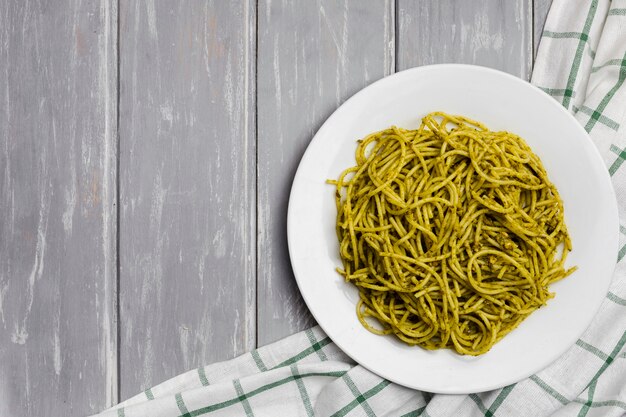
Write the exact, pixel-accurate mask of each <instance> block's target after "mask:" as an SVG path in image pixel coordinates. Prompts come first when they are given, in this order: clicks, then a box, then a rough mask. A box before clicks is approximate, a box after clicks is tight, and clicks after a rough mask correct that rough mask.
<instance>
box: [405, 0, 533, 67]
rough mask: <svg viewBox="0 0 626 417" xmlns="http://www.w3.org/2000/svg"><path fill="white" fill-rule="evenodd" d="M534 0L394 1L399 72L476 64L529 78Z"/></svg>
mask: <svg viewBox="0 0 626 417" xmlns="http://www.w3.org/2000/svg"><path fill="white" fill-rule="evenodd" d="M532 6H533V5H532V0H507V1H501V0H485V1H455V0H428V1H413V0H398V17H397V19H398V50H397V59H398V70H403V69H406V68H410V67H415V66H419V65H427V64H438V63H450V62H454V63H464V64H477V65H483V66H486V67H492V68H496V69H499V70H502V71H506V72H509V73H511V74H513V75H517V76H518V77H521V78H524V79H528V78H530V71H531V68H532V56H533V55H532V48H533V45H532V25H533V20H532Z"/></svg>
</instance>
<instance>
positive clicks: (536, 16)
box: [533, 0, 552, 60]
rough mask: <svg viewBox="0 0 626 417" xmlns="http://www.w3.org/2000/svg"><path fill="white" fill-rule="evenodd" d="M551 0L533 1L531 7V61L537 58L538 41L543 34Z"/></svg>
mask: <svg viewBox="0 0 626 417" xmlns="http://www.w3.org/2000/svg"><path fill="white" fill-rule="evenodd" d="M551 4H552V0H534V6H533V45H534V55H533V60H534V58H535V57H537V50H538V49H539V41H540V40H541V34H542V33H543V27H544V25H545V23H546V18H547V17H548V11H549V10H550V5H551Z"/></svg>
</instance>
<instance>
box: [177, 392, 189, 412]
mask: <svg viewBox="0 0 626 417" xmlns="http://www.w3.org/2000/svg"><path fill="white" fill-rule="evenodd" d="M174 398H176V405H177V406H178V410H180V412H181V413H182V414H181V417H188V416H189V410H188V409H187V406H186V405H185V401H184V400H183V395H182V394H181V393H180V392H179V393H178V394H176V395H175V396H174Z"/></svg>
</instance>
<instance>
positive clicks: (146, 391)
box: [143, 388, 154, 400]
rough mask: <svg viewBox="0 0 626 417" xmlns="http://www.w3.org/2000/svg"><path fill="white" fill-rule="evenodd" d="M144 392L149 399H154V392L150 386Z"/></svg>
mask: <svg viewBox="0 0 626 417" xmlns="http://www.w3.org/2000/svg"><path fill="white" fill-rule="evenodd" d="M143 393H144V394H146V398H147V399H149V400H154V394H152V388H148V389H147V390H145V391H144V392H143Z"/></svg>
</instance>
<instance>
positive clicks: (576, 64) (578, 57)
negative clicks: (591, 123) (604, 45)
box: [544, 0, 598, 109]
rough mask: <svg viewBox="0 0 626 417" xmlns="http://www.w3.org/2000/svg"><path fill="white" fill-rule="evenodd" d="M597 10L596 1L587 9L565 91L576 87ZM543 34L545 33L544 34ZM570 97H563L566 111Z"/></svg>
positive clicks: (566, 95)
mask: <svg viewBox="0 0 626 417" xmlns="http://www.w3.org/2000/svg"><path fill="white" fill-rule="evenodd" d="M597 9H598V0H593V1H592V2H591V6H590V7H589V11H588V12H587V18H586V19H585V25H584V27H583V32H582V33H581V34H580V38H579V39H580V40H579V41H578V46H577V47H576V54H575V55H574V61H573V62H572V66H571V68H570V72H569V77H568V78H567V86H566V87H565V89H566V90H570V91H574V86H575V85H576V78H577V77H578V70H579V69H580V63H581V61H582V56H583V51H584V49H585V43H586V42H587V40H588V39H589V29H591V24H592V23H593V17H594V16H595V14H596V10H597ZM544 33H545V32H544ZM570 100H571V96H570V95H568V94H565V95H564V96H563V106H564V107H565V108H566V109H567V108H569V104H570Z"/></svg>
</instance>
